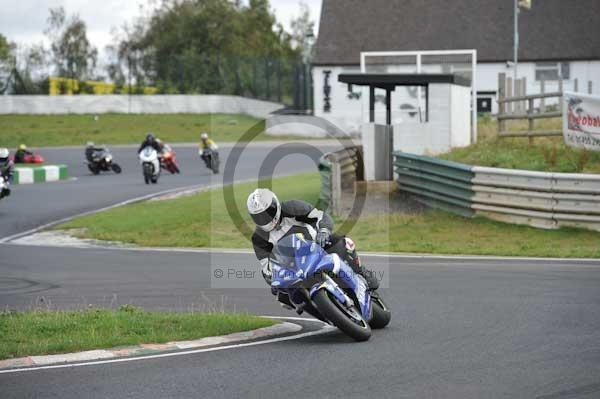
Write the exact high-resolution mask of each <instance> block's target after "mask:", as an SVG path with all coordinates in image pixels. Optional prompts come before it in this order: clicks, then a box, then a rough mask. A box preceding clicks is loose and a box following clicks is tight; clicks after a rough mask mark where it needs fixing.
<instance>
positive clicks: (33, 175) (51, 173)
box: [13, 165, 69, 184]
mask: <svg viewBox="0 0 600 399" xmlns="http://www.w3.org/2000/svg"><path fill="white" fill-rule="evenodd" d="M68 177H69V172H68V169H67V167H66V165H47V166H34V167H31V168H23V167H16V168H15V174H14V180H13V184H32V183H45V182H53V181H59V180H65V179H67V178H68Z"/></svg>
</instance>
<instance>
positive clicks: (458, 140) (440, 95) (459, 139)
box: [363, 84, 471, 155]
mask: <svg viewBox="0 0 600 399" xmlns="http://www.w3.org/2000/svg"><path fill="white" fill-rule="evenodd" d="M470 104H471V90H470V88H469V87H464V86H458V85H451V84H431V85H429V121H428V122H425V123H419V122H417V121H407V122H403V123H395V124H394V151H404V152H409V153H412V154H417V155H436V154H440V153H443V152H447V151H449V150H450V149H451V148H453V147H463V146H466V145H469V144H470V143H471V112H470V109H471V105H470ZM363 145H364V139H363Z"/></svg>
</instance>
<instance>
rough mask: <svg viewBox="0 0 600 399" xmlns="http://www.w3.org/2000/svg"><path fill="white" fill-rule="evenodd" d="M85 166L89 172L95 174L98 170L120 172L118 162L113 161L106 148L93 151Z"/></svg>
mask: <svg viewBox="0 0 600 399" xmlns="http://www.w3.org/2000/svg"><path fill="white" fill-rule="evenodd" d="M87 166H88V169H89V170H90V172H92V173H93V174H95V175H97V174H99V173H100V172H109V171H111V170H112V171H113V172H115V173H116V174H119V173H121V167H120V166H119V164H118V163H116V162H113V157H112V155H111V153H110V152H109V151H108V149H107V148H103V149H102V150H100V151H96V152H94V153H93V154H92V156H91V160H88V161H87Z"/></svg>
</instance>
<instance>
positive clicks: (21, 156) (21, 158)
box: [15, 144, 33, 163]
mask: <svg viewBox="0 0 600 399" xmlns="http://www.w3.org/2000/svg"><path fill="white" fill-rule="evenodd" d="M25 155H33V152H31V151H28V150H27V146H26V145H25V144H21V145H19V148H18V149H17V151H16V152H15V163H25Z"/></svg>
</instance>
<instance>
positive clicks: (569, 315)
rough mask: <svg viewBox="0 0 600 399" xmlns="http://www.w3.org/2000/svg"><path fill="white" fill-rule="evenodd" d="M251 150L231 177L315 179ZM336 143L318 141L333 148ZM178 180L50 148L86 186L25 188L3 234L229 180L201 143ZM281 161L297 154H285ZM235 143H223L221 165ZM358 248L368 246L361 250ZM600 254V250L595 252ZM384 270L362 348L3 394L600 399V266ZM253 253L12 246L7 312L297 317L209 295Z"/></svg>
mask: <svg viewBox="0 0 600 399" xmlns="http://www.w3.org/2000/svg"><path fill="white" fill-rule="evenodd" d="M277 146H278V144H268V143H267V144H257V145H251V146H249V147H248V148H246V150H245V151H244V153H243V154H242V157H241V158H240V162H239V164H238V167H237V168H238V169H237V170H236V174H235V179H236V180H238V181H243V180H248V179H252V178H254V179H256V178H257V176H259V174H260V173H261V172H260V171H261V170H263V171H265V170H269V169H274V170H275V175H286V174H292V173H298V172H306V171H315V170H316V166H315V162H314V161H315V156H314V155H311V157H307V156H306V155H302V154H301V153H302V152H305V151H304V149H303V148H302V145H298V148H297V150H298V153H299V154H297V155H286V156H283V157H281V158H282V159H281V160H278V161H269V162H273V165H267V166H265V165H264V162H263V161H264V160H265V159H267V158H268V159H271V160H277V159H278V158H280V157H277V156H270V157H267V153H272V152H273V151H274V152H277V151H279V150H277V149H275V148H276V147H277ZM334 146H335V144H334V143H321V144H318V143H317V144H315V145H314V147H318V148H319V149H321V150H322V151H323V152H326V151H330V150H331V149H333V148H334ZM174 148H175V150H176V151H177V156H178V158H179V160H180V162H181V169H182V174H181V175H173V176H170V175H169V176H166V175H163V176H162V177H161V179H160V181H159V183H158V185H156V186H147V185H145V184H144V182H143V179H142V175H141V170H140V167H139V165H138V163H137V158H136V156H135V150H136V149H135V148H133V147H115V148H111V150H112V152H113V155H114V158H115V161H117V162H119V163H120V164H121V165H122V166H123V169H124V173H123V174H122V175H119V176H116V175H113V174H104V175H100V176H91V175H90V173H89V172H88V171H87V169H86V167H85V165H84V164H83V151H82V149H45V150H44V151H43V154H44V156H45V157H46V158H47V160H48V162H49V163H64V164H67V165H68V166H69V171H70V174H71V176H72V177H73V178H74V179H71V180H69V181H65V182H60V183H48V184H37V185H28V186H15V188H14V192H13V195H12V196H11V197H9V198H7V199H6V201H5V200H3V201H2V202H1V203H0V221H1V223H0V238H3V237H8V236H14V235H18V234H19V233H22V232H25V231H27V230H30V229H35V228H36V227H38V226H40V225H44V224H47V223H50V222H53V221H56V220H59V219H62V218H66V217H70V216H73V215H75V214H79V213H83V212H89V211H93V210H95V209H99V208H103V207H107V206H111V205H114V204H117V203H120V202H123V201H127V200H130V199H132V198H138V197H142V196H146V195H151V194H153V193H156V192H160V191H165V190H171V189H179V188H184V187H191V186H198V185H206V186H209V185H218V184H222V183H223V177H222V175H216V176H215V175H213V174H212V173H210V171H209V170H207V169H205V168H204V167H203V165H202V164H201V162H200V160H199V159H198V156H197V152H196V148H195V147H191V146H183V147H178V146H174ZM280 150H281V151H282V154H287V153H289V151H288V149H280ZM229 151H230V147H226V146H224V147H223V148H222V151H221V153H222V156H223V161H224V162H223V164H225V160H226V157H227V156H228V154H229ZM357 244H358V247H359V248H360V243H357ZM599 245H600V243H599ZM363 261H364V263H366V264H369V265H378V266H379V268H380V269H381V270H386V271H387V273H388V276H387V282H388V284H386V288H384V289H382V293H383V295H384V297H385V299H386V301H387V302H388V304H389V306H390V308H391V309H392V312H393V316H392V322H391V324H390V325H389V326H388V327H387V328H386V329H384V330H377V331H374V333H373V336H372V338H371V339H370V340H369V341H368V342H365V343H356V342H354V341H352V340H351V339H349V338H347V337H346V336H345V335H344V334H342V333H340V332H338V331H335V330H334V331H328V332H326V333H320V334H314V335H308V336H304V337H302V338H300V339H293V340H282V341H274V342H268V343H265V344H261V345H248V346H239V347H232V348H229V349H226V350H217V351H204V352H196V353H188V354H184V355H178V356H164V357H155V358H147V359H142V360H139V361H128V362H117V363H102V362H100V363H99V364H91V365H86V366H81V367H67V368H56V369H42V370H35V371H28V372H21V373H8V374H0V397H2V398H28V397H32V398H33V397H36V398H38V397H61V398H80V397H86V398H87V397H98V398H123V397H136V398H137V397H139V398H142V397H143V398H165V397H202V398H221V397H223V398H230V397H244V398H255V397H256V398H259V397H260V398H268V397H281V396H286V397H348V398H355V397H356V398H365V397H380V398H387V397H390V398H402V397H406V398H430V397H431V398H496V397H510V398H597V397H600V262H598V261H583V260H535V259H503V258H484V257H422V256H386V255H366V256H363ZM255 263H256V262H255V258H254V256H253V254H252V253H251V252H249V251H221V252H219V251H214V252H212V251H184V250H181V251H179V250H144V249H116V248H114V249H111V248H87V249H80V248H58V247H42V246H21V245H14V244H11V243H10V242H8V243H5V244H2V245H0V306H2V308H3V309H27V308H31V307H32V306H37V305H39V303H40V301H42V300H43V301H44V303H46V304H49V306H51V307H53V308H65V307H82V306H87V305H88V304H93V305H98V306H111V305H113V304H114V303H132V304H135V305H139V306H141V307H143V308H145V309H148V310H167V311H186V310H190V308H191V307H193V309H196V310H207V311H208V310H214V311H222V310H224V311H229V310H235V311H248V312H252V313H255V314H261V315H273V316H296V314H295V313H292V312H290V311H287V310H285V309H282V308H281V307H280V306H279V305H278V304H277V303H276V302H275V300H274V298H273V296H272V295H271V294H270V292H269V290H268V288H267V287H264V288H245V289H242V288H236V289H234V288H222V289H216V288H211V270H212V269H211V268H213V267H215V266H222V267H224V268H225V267H228V266H232V265H233V266H235V267H238V268H239V267H243V266H246V265H247V266H248V267H249V268H255V267H256V265H255Z"/></svg>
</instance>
